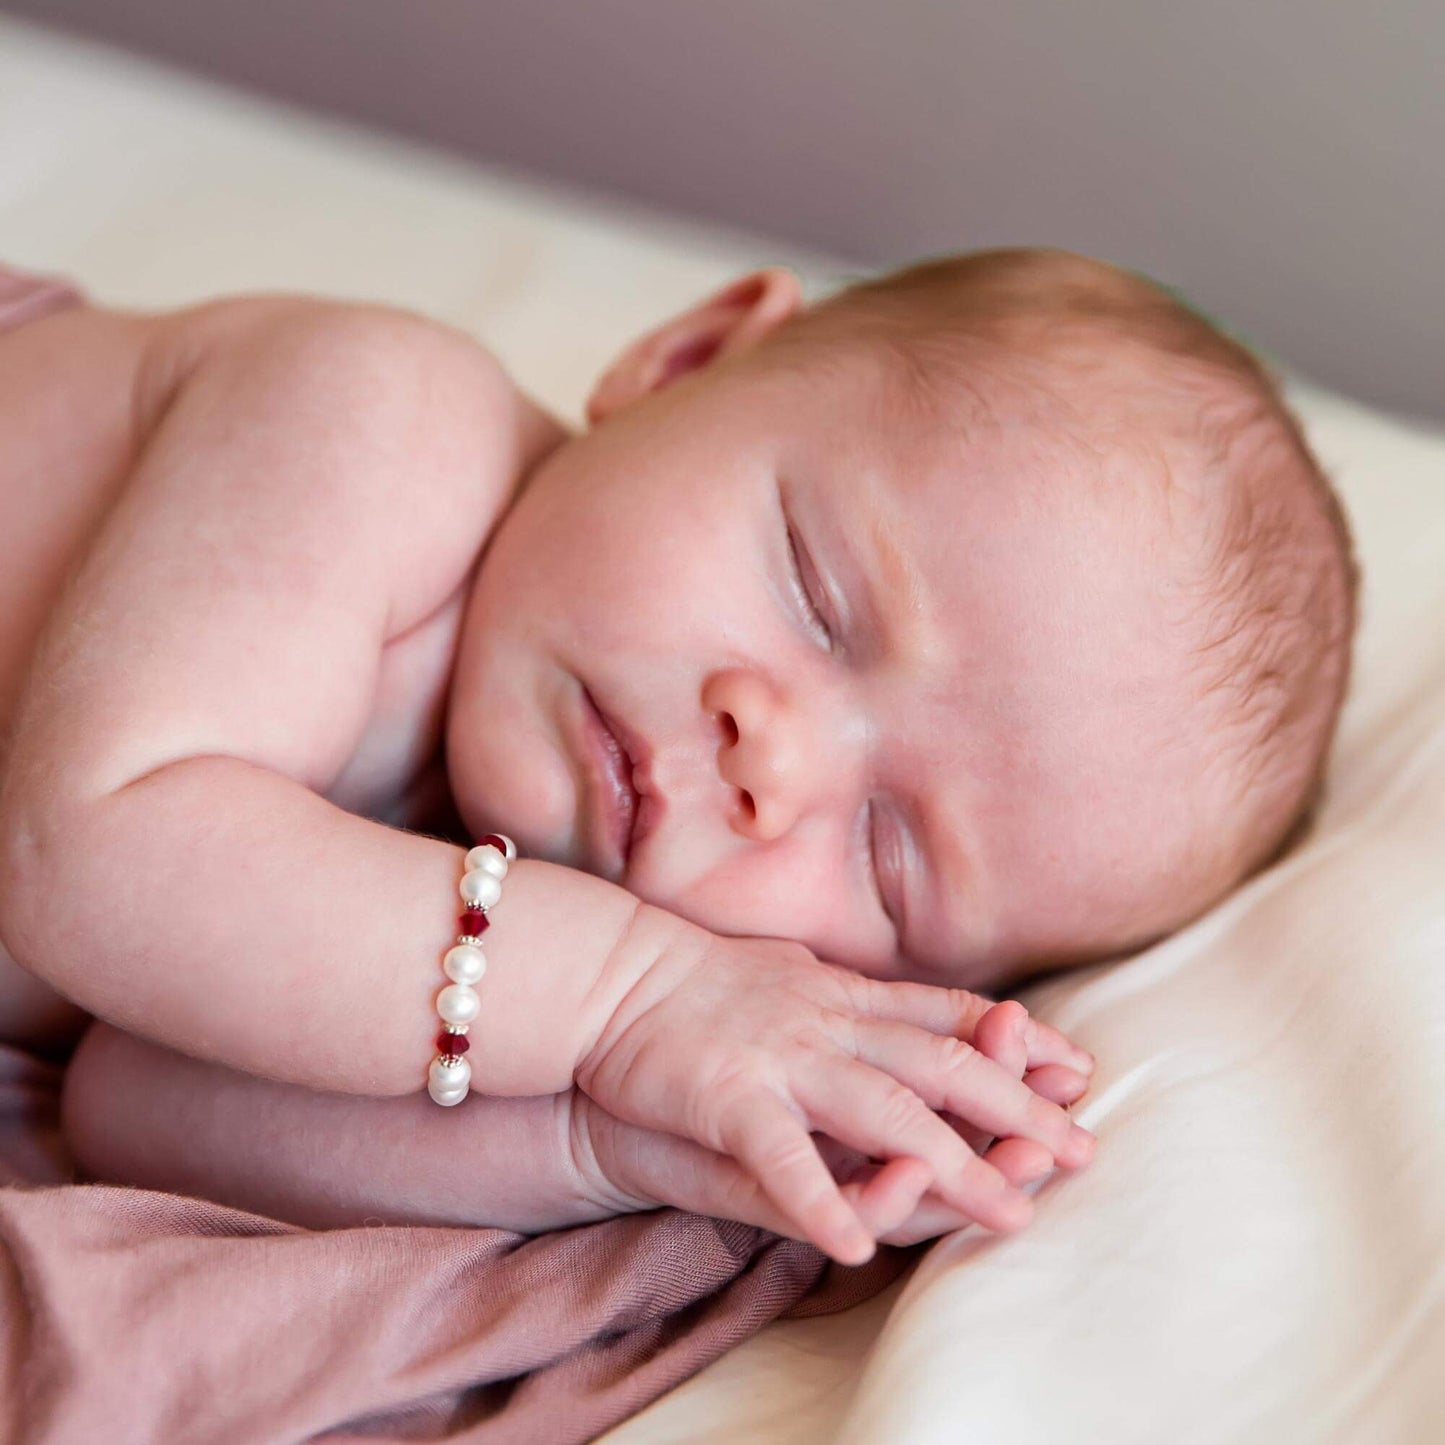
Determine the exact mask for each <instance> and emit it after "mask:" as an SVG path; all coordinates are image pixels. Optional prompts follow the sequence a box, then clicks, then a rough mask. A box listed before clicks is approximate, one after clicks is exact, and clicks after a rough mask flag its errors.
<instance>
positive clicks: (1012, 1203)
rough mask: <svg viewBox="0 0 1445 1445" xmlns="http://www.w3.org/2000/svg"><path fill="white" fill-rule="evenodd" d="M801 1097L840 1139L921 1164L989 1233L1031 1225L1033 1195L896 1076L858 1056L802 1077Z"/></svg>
mask: <svg viewBox="0 0 1445 1445" xmlns="http://www.w3.org/2000/svg"><path fill="white" fill-rule="evenodd" d="M890 1027H891V1026H890ZM899 1027H901V1025H900V1026H899ZM911 1032H916V1031H911ZM793 1094H794V1097H795V1098H796V1099H797V1101H798V1103H799V1104H801V1105H802V1106H803V1108H804V1109H805V1110H806V1111H807V1113H808V1116H809V1118H811V1119H812V1120H813V1124H814V1127H815V1128H818V1129H821V1130H823V1131H824V1132H825V1133H828V1134H831V1135H832V1136H833V1137H834V1138H835V1139H840V1140H841V1141H842V1142H843V1143H845V1144H851V1145H852V1146H853V1147H854V1148H855V1149H861V1150H862V1151H863V1152H864V1153H865V1154H870V1155H872V1156H874V1157H875V1158H884V1159H888V1158H898V1157H899V1156H901V1155H905V1154H907V1155H912V1156H913V1157H914V1158H915V1159H921V1160H922V1161H923V1162H924V1163H925V1164H926V1165H927V1166H928V1167H929V1168H930V1169H931V1170H932V1171H933V1175H934V1181H935V1187H936V1188H937V1190H938V1192H939V1193H940V1194H941V1195H942V1196H943V1198H944V1199H946V1200H947V1201H948V1202H949V1203H950V1204H952V1205H954V1207H955V1208H957V1209H961V1210H963V1211H964V1212H965V1213H966V1214H968V1215H969V1217H970V1218H972V1219H976V1220H977V1221H978V1222H979V1223H980V1224H983V1225H986V1226H987V1227H988V1228H989V1229H997V1230H1003V1231H1008V1230H1014V1229H1020V1228H1022V1227H1023V1226H1024V1225H1025V1224H1027V1223H1028V1221H1029V1218H1030V1217H1031V1215H1032V1213H1033V1207H1032V1205H1031V1204H1030V1203H1029V1200H1028V1198H1027V1196H1025V1195H1023V1194H1020V1193H1019V1191H1018V1190H1016V1189H1014V1188H1013V1187H1012V1186H1011V1185H1010V1184H1009V1183H1008V1181H1007V1180H1005V1179H1004V1177H1003V1176H1002V1175H1001V1174H1000V1173H999V1172H998V1170H997V1169H995V1168H994V1167H993V1166H992V1165H991V1164H985V1163H984V1162H983V1160H982V1159H980V1158H979V1157H978V1155H977V1154H975V1153H974V1152H973V1150H972V1149H970V1148H969V1147H968V1145H967V1144H965V1143H964V1141H963V1140H962V1139H960V1138H959V1137H958V1135H957V1134H956V1133H955V1132H954V1131H953V1130H952V1129H950V1128H949V1127H948V1125H947V1124H945V1123H944V1122H943V1120H942V1119H940V1118H939V1117H938V1115H937V1114H935V1113H934V1112H933V1110H932V1109H930V1108H929V1107H928V1106H927V1105H926V1104H925V1103H924V1102H923V1100H921V1099H920V1098H919V1097H918V1096H917V1095H916V1094H914V1093H912V1092H910V1091H909V1089H907V1088H906V1087H905V1086H903V1085H902V1084H900V1083H899V1082H898V1080H897V1079H896V1078H888V1077H887V1076H886V1075H884V1074H882V1073H879V1072H878V1071H877V1070H876V1069H871V1068H868V1067H867V1066H866V1065H864V1064H860V1063H858V1062H857V1061H856V1060H854V1059H849V1058H842V1059H835V1060H832V1061H830V1062H829V1063H827V1064H826V1065H819V1066H818V1067H817V1068H815V1069H814V1070H813V1071H812V1072H811V1074H805V1075H802V1076H801V1077H799V1078H797V1079H796V1080H795V1082H794V1085H793Z"/></svg>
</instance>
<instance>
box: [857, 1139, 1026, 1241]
mask: <svg viewBox="0 0 1445 1445" xmlns="http://www.w3.org/2000/svg"><path fill="white" fill-rule="evenodd" d="M995 1156H997V1160H998V1167H999V1170H1000V1172H1002V1173H1005V1174H1006V1175H1007V1176H1008V1177H1009V1178H1010V1179H1011V1180H1012V1182H1013V1183H1015V1184H1032V1183H1033V1182H1034V1181H1035V1180H1036V1179H1042V1178H1043V1177H1044V1175H1046V1174H1048V1173H1049V1172H1050V1171H1051V1170H1052V1169H1053V1167H1054V1161H1053V1159H1052V1157H1051V1156H1050V1155H1049V1152H1048V1150H1046V1149H1045V1148H1044V1147H1043V1146H1042V1145H1041V1144H1034V1143H1031V1142H1030V1141H1029V1140H1027V1139H1001V1140H999V1142H998V1143H997V1144H995V1145H994V1147H993V1148H992V1149H991V1150H989V1153H988V1156H987V1157H988V1158H989V1159H990V1161H992V1160H994V1158H995ZM972 1223H973V1220H971V1219H970V1218H969V1217H968V1216H967V1215H966V1214H960V1213H959V1211H958V1210H956V1209H954V1208H953V1207H952V1206H951V1205H949V1204H947V1203H945V1202H944V1201H943V1200H942V1199H940V1198H939V1197H938V1195H937V1194H936V1193H934V1192H933V1191H929V1192H928V1193H926V1194H925V1195H924V1196H923V1198H922V1199H920V1200H919V1201H918V1205H917V1207H916V1208H915V1209H914V1211H913V1213H912V1214H910V1215H909V1216H908V1218H907V1219H905V1220H904V1221H903V1222H902V1223H901V1224H899V1225H897V1226H895V1227H893V1228H891V1229H888V1230H885V1231H883V1232H882V1233H880V1234H879V1236H878V1239H879V1243H881V1244H896V1245H910V1244H918V1243H919V1242H920V1241H921V1240H925V1239H937V1238H938V1236H939V1235H940V1234H951V1233H953V1231H954V1230H956V1229H966V1228H967V1227H968V1226H969V1225H970V1224H972Z"/></svg>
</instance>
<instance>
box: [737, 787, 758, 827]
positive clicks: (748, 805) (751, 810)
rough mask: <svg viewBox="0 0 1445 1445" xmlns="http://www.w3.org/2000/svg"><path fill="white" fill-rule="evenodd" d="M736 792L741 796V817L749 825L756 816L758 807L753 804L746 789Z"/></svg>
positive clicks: (751, 797) (751, 796)
mask: <svg viewBox="0 0 1445 1445" xmlns="http://www.w3.org/2000/svg"><path fill="white" fill-rule="evenodd" d="M738 791H739V792H740V793H741V794H742V795H743V798H742V810H743V817H744V818H746V819H747V820H748V822H749V823H751V822H752V821H753V819H754V818H756V817H757V816H758V805H757V804H756V803H755V802H753V795H752V794H751V793H750V792H748V790H747V789H746V788H739V789H738Z"/></svg>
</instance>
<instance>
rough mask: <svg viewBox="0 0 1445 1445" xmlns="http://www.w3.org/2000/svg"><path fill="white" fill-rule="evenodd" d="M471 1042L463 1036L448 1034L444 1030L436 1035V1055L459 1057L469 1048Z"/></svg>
mask: <svg viewBox="0 0 1445 1445" xmlns="http://www.w3.org/2000/svg"><path fill="white" fill-rule="evenodd" d="M471 1046H472V1041H471V1040H470V1039H469V1038H468V1037H467V1036H466V1035H465V1034H449V1033H448V1032H447V1031H446V1030H445V1029H443V1030H442V1031H441V1033H439V1034H438V1035H437V1053H439V1054H451V1055H452V1057H453V1058H457V1057H460V1056H461V1055H462V1054H464V1053H466V1051H467V1050H468V1049H469V1048H471Z"/></svg>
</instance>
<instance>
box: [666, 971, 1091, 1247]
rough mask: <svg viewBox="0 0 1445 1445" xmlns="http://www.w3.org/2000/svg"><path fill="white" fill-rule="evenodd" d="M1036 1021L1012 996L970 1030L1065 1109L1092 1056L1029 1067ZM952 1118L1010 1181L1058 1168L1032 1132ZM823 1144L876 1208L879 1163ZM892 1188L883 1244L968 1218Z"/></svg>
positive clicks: (932, 1234) (841, 1177) (842, 1176)
mask: <svg viewBox="0 0 1445 1445" xmlns="http://www.w3.org/2000/svg"><path fill="white" fill-rule="evenodd" d="M1038 1027H1039V1025H1038V1023H1037V1022H1036V1021H1035V1020H1033V1019H1031V1018H1030V1017H1029V1015H1028V1011H1027V1010H1026V1009H1025V1008H1024V1006H1023V1005H1022V1004H1021V1003H1019V1002H1017V1001H1016V1000H1008V1001H1006V1002H1004V1003H1000V1004H995V1005H994V1007H993V1008H991V1009H989V1011H988V1012H987V1013H986V1014H985V1015H984V1016H983V1018H982V1019H980V1020H979V1023H978V1025H977V1027H976V1028H975V1029H974V1033H973V1045H974V1047H975V1048H976V1049H978V1050H979V1052H980V1053H984V1054H987V1055H988V1057H989V1058H991V1059H992V1060H993V1061H994V1062H995V1063H997V1064H998V1065H999V1066H1000V1067H1001V1068H1004V1069H1007V1070H1008V1071H1009V1073H1011V1074H1013V1075H1014V1076H1015V1077H1021V1078H1022V1079H1023V1080H1024V1082H1025V1083H1026V1084H1027V1085H1028V1086H1029V1087H1030V1088H1031V1089H1033V1090H1034V1091H1035V1093H1038V1094H1042V1095H1043V1096H1044V1097H1045V1098H1046V1099H1052V1100H1053V1101H1054V1102H1055V1103H1056V1104H1061V1105H1063V1107H1064V1108H1066V1109H1067V1108H1069V1107H1070V1106H1071V1105H1073V1104H1075V1103H1077V1102H1078V1101H1079V1099H1081V1098H1082V1097H1083V1096H1084V1094H1085V1093H1086V1092H1087V1091H1088V1088H1089V1080H1090V1076H1091V1075H1092V1072H1093V1066H1092V1062H1091V1063H1090V1065H1089V1067H1087V1068H1085V1069H1082V1070H1076V1069H1074V1068H1070V1067H1066V1066H1065V1065H1062V1064H1045V1065H1043V1066H1042V1067H1039V1068H1032V1069H1031V1068H1029V1040H1030V1036H1031V1031H1032V1030H1034V1029H1036V1028H1038ZM950 1122H951V1123H952V1124H953V1126H954V1128H955V1129H956V1130H957V1132H958V1134H959V1136H960V1137H961V1138H962V1139H964V1140H965V1141H966V1142H967V1143H968V1144H969V1146H970V1147H971V1148H973V1149H974V1150H976V1151H977V1152H978V1153H980V1154H982V1155H983V1157H984V1158H985V1159H987V1160H988V1161H989V1163H990V1164H992V1165H994V1166H995V1168H997V1169H998V1171H999V1172H1000V1173H1001V1174H1002V1175H1003V1176H1004V1178H1005V1179H1007V1180H1008V1181H1009V1183H1011V1184H1017V1185H1020V1186H1022V1185H1025V1184H1033V1183H1035V1182H1037V1181H1038V1180H1040V1179H1042V1178H1043V1177H1044V1176H1045V1175H1046V1174H1049V1173H1051V1172H1052V1170H1053V1167H1054V1161H1053V1159H1052V1158H1051V1157H1050V1156H1049V1152H1048V1150H1046V1149H1044V1148H1043V1147H1042V1146H1041V1145H1039V1144H1036V1143H1034V1142H1033V1141H1032V1140H1030V1139H1016V1138H1006V1139H995V1138H994V1137H993V1136H992V1135H990V1134H988V1133H987V1132H986V1131H984V1130H980V1129H976V1128H974V1127H973V1126H972V1125H967V1124H964V1123H962V1122H961V1121H959V1120H954V1119H950ZM658 1137H661V1136H658ZM821 1145H822V1149H823V1157H824V1158H825V1159H826V1160H827V1161H828V1167H829V1168H830V1169H831V1170H832V1172H833V1177H834V1178H835V1179H837V1180H838V1181H839V1182H840V1183H841V1184H842V1186H843V1193H844V1195H846V1196H847V1197H849V1198H850V1199H854V1198H856V1199H865V1200H869V1201H870V1202H871V1207H872V1208H873V1210H874V1211H875V1214H878V1213H879V1204H878V1203H877V1198H878V1193H877V1191H878V1190H879V1188H880V1186H879V1184H878V1182H877V1181H878V1178H879V1175H880V1173H881V1171H880V1169H879V1167H878V1166H877V1165H876V1164H874V1163H872V1162H871V1161H870V1160H868V1159H867V1158H866V1157H865V1156H863V1155H862V1154H860V1153H858V1151H857V1150H854V1149H845V1148H843V1147H842V1146H841V1145H839V1144H837V1143H835V1142H834V1141H832V1140H828V1139H825V1140H822V1141H821ZM891 1194H892V1196H893V1199H894V1201H895V1207H893V1208H892V1209H890V1210H889V1211H888V1213H887V1216H886V1222H884V1221H883V1220H882V1219H881V1217H880V1227H877V1228H875V1233H876V1234H877V1236H878V1238H879V1240H880V1241H881V1242H882V1243H884V1244H894V1245H910V1244H917V1243H919V1242H920V1241H921V1240H925V1239H936V1238H937V1237H938V1236H939V1235H941V1234H947V1233H949V1232H951V1231H952V1230H955V1229H961V1228H963V1227H964V1226H966V1225H967V1224H969V1223H971V1221H970V1220H969V1219H967V1218H966V1217H964V1216H962V1215H960V1214H959V1212H958V1211H957V1210H956V1209H953V1208H952V1207H951V1206H949V1205H948V1204H946V1203H945V1202H944V1201H943V1200H942V1199H940V1198H939V1197H938V1195H937V1194H936V1193H934V1192H932V1191H931V1190H930V1191H927V1192H925V1193H924V1194H923V1195H922V1196H921V1197H919V1198H917V1199H915V1200H914V1201H913V1207H912V1209H911V1212H908V1213H906V1214H904V1213H902V1212H901V1211H902V1209H903V1206H904V1205H906V1204H907V1203H908V1201H907V1200H906V1199H905V1198H903V1197H902V1196H901V1195H900V1194H899V1191H898V1190H897V1188H896V1186H895V1187H894V1188H893V1189H892V1190H891ZM861 1212H862V1210H861V1209H860V1213H861ZM865 1217H866V1216H865Z"/></svg>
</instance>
